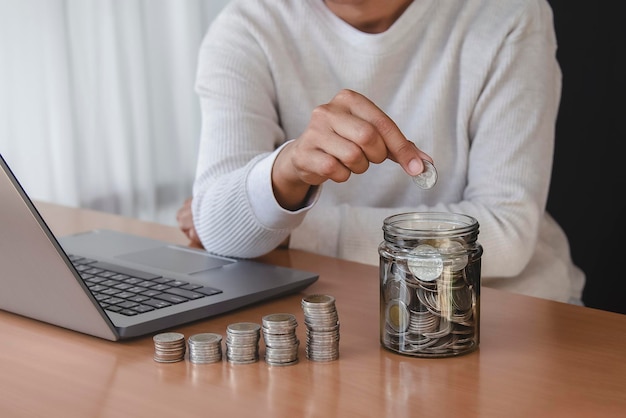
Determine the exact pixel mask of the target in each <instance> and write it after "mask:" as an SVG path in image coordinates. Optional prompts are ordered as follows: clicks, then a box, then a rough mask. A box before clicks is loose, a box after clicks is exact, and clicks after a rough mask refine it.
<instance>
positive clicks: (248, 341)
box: [226, 322, 261, 364]
mask: <svg viewBox="0 0 626 418" xmlns="http://www.w3.org/2000/svg"><path fill="white" fill-rule="evenodd" d="M260 337H261V326H260V325H259V324H255V323H254V322H237V323H235V324H230V325H229V326H228V327H227V328H226V359H227V360H228V361H229V362H230V363H233V364H249V363H254V362H256V361H258V360H259V339H260Z"/></svg>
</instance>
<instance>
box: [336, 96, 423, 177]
mask: <svg viewBox="0 0 626 418" xmlns="http://www.w3.org/2000/svg"><path fill="white" fill-rule="evenodd" d="M333 100H337V101H338V102H339V103H344V105H345V106H347V107H348V108H349V109H350V113H352V114H353V115H354V116H357V117H358V118H360V119H362V120H364V121H367V122H369V123H370V124H372V125H373V126H374V128H375V130H376V131H377V132H378V134H379V135H380V136H381V137H382V140H383V142H384V144H385V147H386V150H387V155H386V156H387V158H389V159H391V160H392V161H395V162H397V163H398V164H400V166H402V168H403V169H404V171H406V172H407V173H408V174H409V175H412V176H415V175H418V174H420V173H421V172H422V171H423V170H424V165H423V163H422V159H424V158H425V159H428V160H430V159H431V158H430V157H429V156H428V155H427V154H425V153H424V152H422V151H421V150H419V149H418V148H417V146H416V145H415V144H414V143H413V142H411V141H409V140H408V139H407V138H406V137H405V136H404V134H403V133H402V132H401V131H400V129H399V128H398V126H397V125H396V124H395V122H394V121H393V120H392V119H391V118H390V117H389V116H387V114H385V112H383V111H382V110H381V109H380V108H378V107H377V106H376V105H375V104H374V103H373V102H372V101H370V100H369V99H368V98H366V97H365V96H363V95H361V94H359V93H356V92H354V91H351V90H342V91H341V92H340V93H338V95H337V96H336V97H335V99H333Z"/></svg>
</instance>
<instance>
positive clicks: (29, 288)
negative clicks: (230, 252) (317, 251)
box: [0, 155, 319, 341]
mask: <svg viewBox="0 0 626 418" xmlns="http://www.w3.org/2000/svg"><path fill="white" fill-rule="evenodd" d="M0 167H1V169H0V202H1V203H0V225H1V226H0V266H1V267H0V268H1V270H0V309H2V310H5V311H8V312H12V313H15V314H18V315H22V316H25V317H29V318H33V319H35V320H38V321H42V322H46V323H49V324H53V325H56V326H59V327H63V328H67V329H70V330H73V331H77V332H81V333H84V334H88V335H92V336H95V337H99V338H103V339H106V340H111V341H118V340H125V339H129V338H134V337H139V336H143V335H146V334H150V333H157V332H161V331H163V330H166V329H169V328H172V327H176V326H179V325H182V324H185V323H189V322H192V321H196V320H200V319H204V318H209V317H211V316H215V315H219V314H222V313H225V312H229V311H233V310H236V309H238V308H242V307H244V306H248V305H251V304H255V303H258V302H262V301H267V300H269V299H272V298H277V297H280V296H283V295H288V294H292V293H296V292H298V291H300V290H302V289H304V288H306V287H307V286H309V285H310V284H312V283H313V282H315V281H316V280H317V279H318V277H319V276H318V274H316V273H313V272H308V271H302V270H297V269H293V268H286V267H279V266H272V265H268V264H263V263H260V262H256V261H254V260H242V259H230V258H224V257H217V256H214V255H211V254H209V253H208V252H206V251H204V250H198V249H193V248H190V247H186V246H180V245H173V244H170V243H167V242H162V241H158V240H153V239H148V238H144V237H140V236H137V235H131V234H127V233H120V232H116V231H111V230H92V231H87V232H84V233H79V234H75V235H69V236H63V237H56V236H55V235H54V234H53V233H52V231H51V230H50V228H49V227H48V226H47V224H46V222H45V220H44V219H43V218H42V216H41V214H40V213H39V211H38V210H37V208H36V207H35V204H34V203H33V202H32V200H31V199H30V198H29V197H28V195H27V194H26V192H25V191H24V189H23V188H22V186H21V185H20V183H19V182H18V180H17V178H16V177H15V175H14V173H13V172H12V171H11V169H10V168H9V166H8V164H7V162H6V160H5V159H4V158H3V157H2V155H0Z"/></svg>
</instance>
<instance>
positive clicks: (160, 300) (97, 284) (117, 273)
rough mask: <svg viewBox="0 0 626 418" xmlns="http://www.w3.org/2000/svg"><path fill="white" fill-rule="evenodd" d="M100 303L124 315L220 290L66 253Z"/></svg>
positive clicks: (109, 309) (165, 305)
mask: <svg viewBox="0 0 626 418" xmlns="http://www.w3.org/2000/svg"><path fill="white" fill-rule="evenodd" d="M68 256H69V258H70V261H71V262H72V264H74V267H75V268H76V270H78V272H79V273H80V275H81V277H82V278H83V280H84V281H85V284H87V287H89V289H90V290H91V293H92V294H93V296H94V297H95V298H96V300H97V301H98V303H99V304H100V306H102V308H104V309H105V310H107V311H111V312H116V313H119V314H122V315H126V316H133V315H138V314H140V313H144V312H149V311H153V310H155V309H162V308H166V307H168V306H172V305H177V304H179V303H184V302H188V301H190V300H196V299H201V298H205V297H209V296H213V295H217V294H219V293H222V291H221V290H219V289H215V288H213V287H207V286H201V285H197V284H193V283H188V282H184V281H180V280H175V279H171V278H167V277H163V276H158V275H155V274H151V273H146V272H143V271H138V270H133V269H129V268H126V267H122V266H116V265H114V264H109V263H103V262H100V261H96V260H92V259H89V258H84V257H80V256H76V255H68Z"/></svg>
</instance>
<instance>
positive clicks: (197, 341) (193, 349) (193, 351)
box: [188, 332, 222, 364]
mask: <svg viewBox="0 0 626 418" xmlns="http://www.w3.org/2000/svg"><path fill="white" fill-rule="evenodd" d="M188 343H189V361H191V362H192V363H196V364H201V363H215V362H218V361H221V360H222V336H221V335H220V334H214V333H212V332H205V333H201V334H195V335H192V336H191V337H189V339H188Z"/></svg>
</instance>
